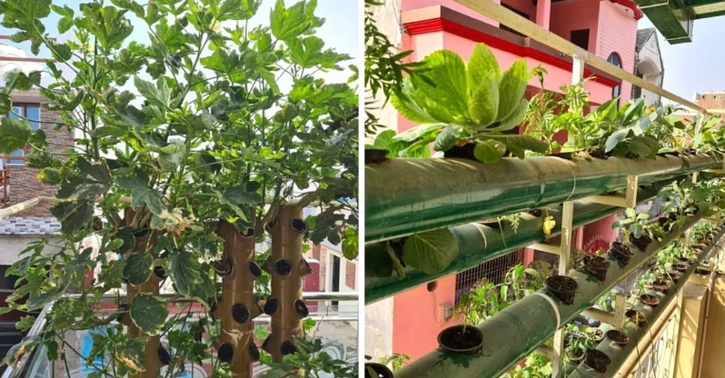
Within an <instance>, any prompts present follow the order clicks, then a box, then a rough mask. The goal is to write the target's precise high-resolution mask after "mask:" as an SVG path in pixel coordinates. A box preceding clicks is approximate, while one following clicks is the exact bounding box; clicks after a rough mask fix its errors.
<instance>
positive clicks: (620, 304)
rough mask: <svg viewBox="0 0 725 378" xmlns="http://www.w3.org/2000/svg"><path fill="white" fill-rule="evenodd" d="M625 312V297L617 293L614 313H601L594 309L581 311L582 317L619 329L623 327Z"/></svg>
mask: <svg viewBox="0 0 725 378" xmlns="http://www.w3.org/2000/svg"><path fill="white" fill-rule="evenodd" d="M626 310H627V295H626V294H624V293H617V296H616V298H615V302H614V313H610V312H607V311H602V310H599V309H595V308H590V309H588V310H584V311H582V315H584V316H586V317H588V318H592V319H595V320H598V321H600V322H602V323H607V324H610V325H612V326H614V327H617V328H621V327H623V326H624V320H625V316H624V313H625V311H626Z"/></svg>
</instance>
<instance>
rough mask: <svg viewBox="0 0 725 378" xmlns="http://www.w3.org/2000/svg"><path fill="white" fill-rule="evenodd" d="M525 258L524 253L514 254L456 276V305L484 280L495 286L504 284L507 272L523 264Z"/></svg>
mask: <svg viewBox="0 0 725 378" xmlns="http://www.w3.org/2000/svg"><path fill="white" fill-rule="evenodd" d="M523 256H524V255H523V251H516V252H512V253H509V254H507V255H504V256H501V257H498V258H495V259H493V260H489V261H486V262H485V263H483V264H481V265H479V266H477V267H474V268H471V269H468V270H466V271H463V272H461V273H458V274H457V275H456V303H458V301H459V300H460V298H461V296H462V295H463V294H465V293H466V292H468V291H469V290H470V289H471V286H473V285H474V284H475V283H476V282H478V281H480V280H482V279H483V278H486V279H487V280H488V281H489V282H493V283H495V284H500V283H503V280H504V278H505V277H506V272H508V270H509V269H511V268H512V267H514V266H516V265H517V264H519V263H522V262H523Z"/></svg>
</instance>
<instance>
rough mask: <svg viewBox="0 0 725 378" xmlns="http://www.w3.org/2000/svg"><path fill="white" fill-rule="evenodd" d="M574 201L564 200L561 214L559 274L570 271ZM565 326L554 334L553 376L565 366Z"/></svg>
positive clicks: (556, 375) (559, 373)
mask: <svg viewBox="0 0 725 378" xmlns="http://www.w3.org/2000/svg"><path fill="white" fill-rule="evenodd" d="M573 241H574V202H572V201H568V202H564V207H563V209H562V214H561V245H560V246H559V269H558V274H560V275H566V274H567V273H569V263H570V261H571V255H572V247H573V245H574V243H573ZM564 337H565V329H564V327H561V328H559V329H558V330H557V331H556V333H555V334H554V346H553V358H552V359H551V361H552V369H553V371H552V373H551V376H552V377H558V376H559V375H561V373H562V370H563V368H564V353H566V352H565V350H564Z"/></svg>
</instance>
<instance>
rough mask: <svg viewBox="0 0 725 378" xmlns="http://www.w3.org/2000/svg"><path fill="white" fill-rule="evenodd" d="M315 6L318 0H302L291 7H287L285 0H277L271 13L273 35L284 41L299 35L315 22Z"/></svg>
mask: <svg viewBox="0 0 725 378" xmlns="http://www.w3.org/2000/svg"><path fill="white" fill-rule="evenodd" d="M315 8H317V0H311V1H300V2H298V3H296V4H295V5H293V6H291V7H289V8H286V7H285V5H284V0H277V3H276V5H275V7H274V9H273V10H272V12H271V13H270V29H271V30H272V35H274V36H275V37H276V38H277V39H280V40H282V41H287V40H292V39H294V38H297V37H299V36H300V35H302V33H304V32H305V31H307V29H309V28H310V27H311V26H313V25H314V24H315V22H316V20H315V17H314V15H313V13H314V11H315Z"/></svg>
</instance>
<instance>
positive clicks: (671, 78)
mask: <svg viewBox="0 0 725 378" xmlns="http://www.w3.org/2000/svg"><path fill="white" fill-rule="evenodd" d="M638 27H639V29H645V28H651V27H653V25H652V23H651V22H650V21H649V20H648V19H647V16H645V17H643V18H642V19H641V20H640V21H639V25H638ZM658 38H659V44H660V50H661V52H662V60H663V62H664V66H665V81H664V85H663V87H664V88H665V89H666V90H668V91H670V92H672V93H675V94H677V95H679V96H680V97H683V98H685V99H688V100H693V99H694V96H695V92H697V93H703V92H718V91H725V49H723V47H725V41H723V39H724V38H725V17H723V16H721V17H713V18H705V19H700V20H695V26H694V29H693V35H692V42H690V43H682V44H677V45H670V44H669V43H668V42H667V41H665V40H664V38H663V37H662V35H660V34H659V33H658Z"/></svg>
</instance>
